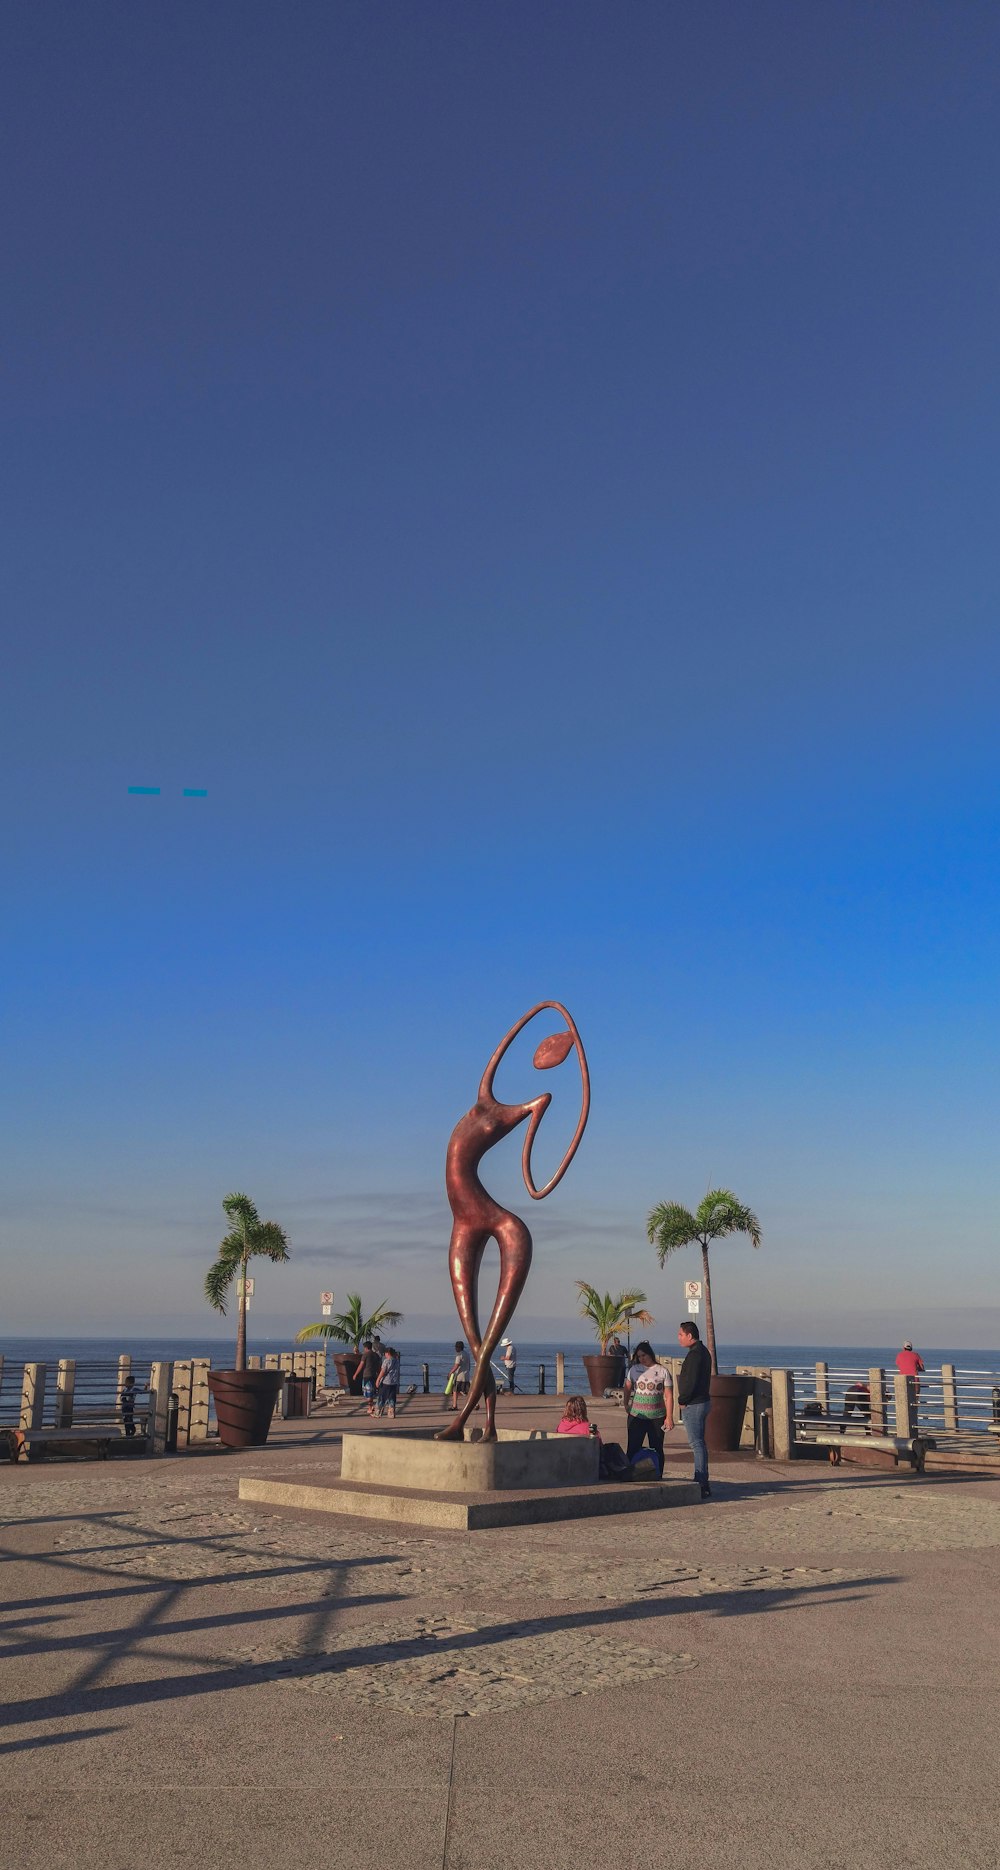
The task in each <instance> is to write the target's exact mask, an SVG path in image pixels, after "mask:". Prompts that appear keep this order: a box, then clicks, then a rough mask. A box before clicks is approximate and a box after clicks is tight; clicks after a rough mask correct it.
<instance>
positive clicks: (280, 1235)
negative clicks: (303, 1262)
mask: <svg viewBox="0 0 1000 1870" xmlns="http://www.w3.org/2000/svg"><path fill="white" fill-rule="evenodd" d="M250 1252H251V1253H252V1254H253V1253H259V1254H262V1255H263V1256H264V1258H265V1259H268V1260H276V1261H277V1260H287V1258H288V1235H287V1234H286V1232H285V1230H284V1228H283V1227H279V1226H278V1223H277V1221H258V1222H257V1225H256V1227H254V1228H252V1229H251V1231H250Z"/></svg>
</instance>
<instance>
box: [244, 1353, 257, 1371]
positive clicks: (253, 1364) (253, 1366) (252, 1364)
mask: <svg viewBox="0 0 1000 1870" xmlns="http://www.w3.org/2000/svg"><path fill="white" fill-rule="evenodd" d="M247 1369H248V1370H259V1369H260V1357H259V1356H257V1357H248V1358H247Z"/></svg>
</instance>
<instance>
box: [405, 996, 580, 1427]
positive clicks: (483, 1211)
mask: <svg viewBox="0 0 1000 1870" xmlns="http://www.w3.org/2000/svg"><path fill="white" fill-rule="evenodd" d="M547 1007H552V1008H553V1009H554V1010H555V1011H556V1012H557V1013H561V1014H562V1017H563V1018H564V1019H565V1021H566V1025H567V1027H568V1031H566V1032H555V1033H552V1034H551V1035H550V1037H549V1038H547V1039H543V1040H542V1042H541V1044H540V1045H539V1047H538V1049H537V1051H536V1052H535V1057H534V1063H535V1065H536V1067H537V1068H538V1069H539V1070H540V1071H545V1070H548V1069H550V1068H551V1067H552V1066H554V1065H561V1064H562V1063H563V1060H564V1059H566V1058H568V1056H569V1054H570V1052H571V1051H573V1050H574V1049H575V1050H576V1055H577V1058H578V1060H579V1064H580V1077H581V1080H582V1085H583V1101H582V1104H581V1107H580V1120H579V1122H578V1124H577V1126H576V1129H575V1131H574V1133H573V1139H572V1142H571V1143H570V1146H569V1148H568V1149H567V1151H566V1154H565V1156H564V1157H563V1159H562V1162H561V1163H560V1165H559V1167H558V1169H557V1170H556V1172H555V1174H554V1175H553V1176H552V1177H551V1179H550V1180H549V1181H547V1182H546V1184H545V1186H544V1188H536V1187H535V1184H534V1181H533V1179H532V1174H531V1146H532V1143H533V1142H534V1140H535V1137H536V1135H537V1134H538V1126H539V1124H540V1123H541V1121H542V1118H543V1116H544V1115H545V1112H546V1111H547V1110H548V1107H549V1105H550V1104H551V1102H552V1097H551V1094H550V1093H549V1092H548V1091H543V1092H542V1094H541V1096H539V1097H533V1098H531V1099H529V1101H528V1102H527V1103H526V1104H501V1103H499V1102H498V1100H497V1099H496V1098H495V1097H494V1095H493V1079H494V1077H495V1075H496V1069H497V1066H498V1065H499V1063H500V1060H501V1059H502V1058H503V1055H504V1053H505V1052H506V1051H507V1049H508V1047H509V1046H510V1045H512V1044H513V1042H514V1040H515V1039H516V1038H517V1035H518V1033H519V1032H522V1031H523V1030H524V1027H525V1026H527V1024H528V1022H529V1021H530V1020H533V1019H534V1018H535V1016H536V1014H538V1013H543V1012H544V1011H545V1009H546V1008H547ZM589 1112H590V1074H589V1072H588V1070H587V1059H586V1055H585V1053H584V1050H583V1045H582V1043H581V1040H580V1035H579V1033H578V1032H577V1030H576V1027H575V1025H574V1024H573V1021H572V1019H571V1018H570V1016H569V1014H568V1013H567V1011H566V1008H565V1007H564V1006H561V1005H560V1003H559V1001H558V1000H542V1001H540V1002H539V1004H538V1006H533V1007H532V1009H531V1011H530V1013H525V1015H524V1017H523V1019H519V1020H518V1022H517V1025H516V1026H512V1027H511V1029H510V1031H509V1033H508V1034H507V1037H506V1038H505V1039H503V1040H501V1042H500V1044H499V1045H498V1046H497V1049H496V1051H495V1052H494V1054H493V1057H492V1058H491V1059H490V1062H489V1064H488V1065H487V1067H486V1070H485V1071H484V1073H483V1081H482V1083H481V1085H480V1086H479V1096H478V1098H477V1100H476V1102H475V1104H474V1105H473V1107H472V1109H471V1110H470V1111H468V1112H467V1113H466V1115H465V1116H464V1117H463V1118H462V1119H461V1121H460V1122H459V1123H457V1124H456V1125H455V1128H454V1130H453V1131H452V1137H451V1142H450V1143H449V1145H448V1162H447V1168H446V1171H445V1183H446V1186H447V1190H448V1201H449V1203H450V1205H451V1211H452V1214H453V1216H454V1225H453V1226H452V1230H451V1246H450V1248H449V1250H448V1264H449V1268H450V1271H451V1284H452V1290H453V1291H454V1294H455V1303H456V1305H457V1306H458V1315H459V1318H460V1319H461V1321H462V1330H463V1331H464V1333H465V1336H466V1337H467V1338H468V1341H469V1348H470V1350H471V1352H472V1355H473V1358H474V1360H475V1368H474V1370H473V1373H472V1383H471V1385H470V1387H469V1394H468V1396H467V1397H466V1400H465V1407H464V1408H463V1410H462V1413H461V1415H459V1416H458V1417H457V1418H456V1420H455V1421H454V1422H452V1423H450V1424H449V1426H448V1427H447V1428H446V1429H442V1430H441V1432H440V1435H439V1436H438V1439H439V1441H461V1440H462V1438H463V1434H464V1428H465V1423H466V1422H467V1420H468V1418H469V1416H470V1415H471V1414H472V1411H473V1409H475V1407H476V1405H477V1403H478V1402H479V1401H480V1399H481V1398H482V1399H485V1402H486V1429H485V1432H484V1436H483V1439H484V1440H485V1441H495V1440H496V1425H495V1414H496V1394H497V1386H496V1378H495V1377H494V1375H493V1369H492V1364H491V1358H492V1356H493V1352H494V1351H495V1350H496V1347H497V1345H498V1344H499V1342H500V1339H501V1337H503V1335H504V1334H505V1332H506V1330H507V1327H508V1325H509V1324H510V1321H511V1319H512V1317H513V1315H514V1308H515V1306H516V1304H517V1301H518V1299H519V1298H520V1296H521V1292H522V1289H523V1287H524V1282H525V1280H526V1279H527V1277H528V1268H529V1266H530V1265H531V1235H530V1234H529V1232H528V1229H527V1228H526V1227H525V1225H524V1222H523V1221H522V1220H520V1219H519V1218H518V1216H517V1215H516V1214H511V1213H510V1211H509V1209H507V1208H502V1207H501V1206H500V1204H499V1202H497V1201H494V1199H493V1196H492V1195H491V1194H489V1193H488V1191H487V1190H486V1189H485V1188H484V1187H483V1184H482V1182H481V1181H480V1180H479V1175H478V1173H477V1171H478V1169H479V1164H480V1163H481V1161H482V1159H483V1157H484V1156H485V1155H486V1152H487V1150H490V1149H492V1148H493V1146H494V1144H495V1143H499V1142H502V1140H503V1138H504V1137H505V1136H509V1135H510V1134H511V1131H512V1130H516V1129H517V1127H518V1124H520V1123H523V1122H524V1121H525V1119H527V1121H528V1130H527V1135H526V1136H525V1139H524V1148H523V1150H522V1152H521V1169H522V1173H523V1175H524V1185H525V1187H526V1189H527V1191H528V1193H529V1195H530V1196H531V1197H532V1200H533V1201H541V1200H543V1199H544V1197H545V1196H546V1195H548V1194H551V1192H552V1190H553V1189H554V1188H555V1187H556V1185H557V1183H559V1182H561V1181H562V1178H563V1176H564V1175H565V1173H566V1170H567V1169H568V1168H569V1165H570V1163H571V1162H572V1160H573V1157H574V1156H575V1155H576V1151H577V1148H578V1146H579V1142H580V1138H581V1136H582V1135H583V1132H584V1128H585V1126H586V1122H587V1117H588V1115H589ZM491 1239H492V1240H495V1241H496V1243H497V1246H498V1247H499V1249H500V1284H499V1287H498V1288H497V1296H496V1302H495V1304H494V1306H493V1311H492V1313H491V1314H490V1321H489V1324H488V1325H487V1327H486V1330H485V1333H481V1332H480V1329H479V1306H478V1302H477V1293H478V1288H479V1269H480V1267H481V1265H482V1263H483V1254H484V1253H485V1251H486V1247H487V1244H488V1242H489V1241H490V1240H491Z"/></svg>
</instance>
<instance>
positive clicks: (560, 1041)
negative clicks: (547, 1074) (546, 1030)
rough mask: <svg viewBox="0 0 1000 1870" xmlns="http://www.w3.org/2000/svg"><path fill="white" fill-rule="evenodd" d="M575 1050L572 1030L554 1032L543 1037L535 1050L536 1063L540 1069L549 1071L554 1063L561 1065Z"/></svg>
mask: <svg viewBox="0 0 1000 1870" xmlns="http://www.w3.org/2000/svg"><path fill="white" fill-rule="evenodd" d="M572 1050H573V1034H572V1033H571V1032H552V1033H550V1034H549V1036H548V1038H547V1039H543V1040H542V1043H541V1045H540V1046H538V1048H537V1050H536V1052H535V1059H534V1062H535V1065H536V1067H537V1069H538V1070H539V1071H549V1070H550V1069H551V1067H552V1066H553V1065H561V1064H562V1062H563V1060H564V1059H565V1058H568V1057H569V1055H570V1053H571V1051H572Z"/></svg>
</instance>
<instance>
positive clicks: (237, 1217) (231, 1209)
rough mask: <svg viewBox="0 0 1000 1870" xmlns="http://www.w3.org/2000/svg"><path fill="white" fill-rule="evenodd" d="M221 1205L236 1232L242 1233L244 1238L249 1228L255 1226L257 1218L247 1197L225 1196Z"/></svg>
mask: <svg viewBox="0 0 1000 1870" xmlns="http://www.w3.org/2000/svg"><path fill="white" fill-rule="evenodd" d="M222 1205H223V1207H224V1209H225V1211H226V1214H227V1215H228V1217H229V1219H230V1220H231V1221H232V1222H233V1223H234V1225H235V1228H236V1230H237V1231H239V1232H242V1233H243V1235H244V1237H245V1236H246V1235H247V1234H248V1233H249V1231H250V1229H251V1227H256V1226H257V1224H258V1221H259V1216H258V1213H257V1209H256V1208H255V1206H254V1204H253V1202H252V1201H251V1199H250V1197H249V1195H239V1194H237V1195H226V1196H225V1198H224V1200H223V1203H222Z"/></svg>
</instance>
